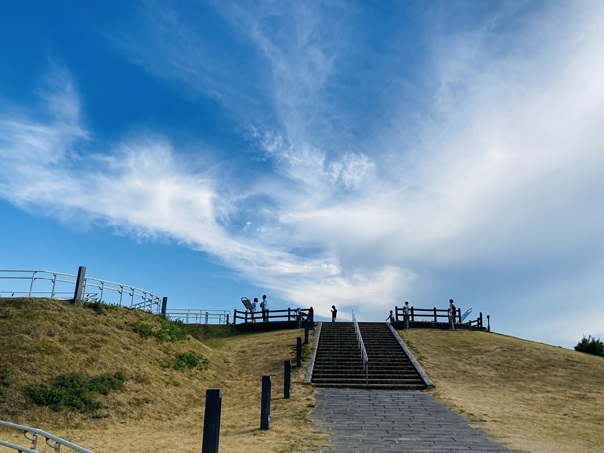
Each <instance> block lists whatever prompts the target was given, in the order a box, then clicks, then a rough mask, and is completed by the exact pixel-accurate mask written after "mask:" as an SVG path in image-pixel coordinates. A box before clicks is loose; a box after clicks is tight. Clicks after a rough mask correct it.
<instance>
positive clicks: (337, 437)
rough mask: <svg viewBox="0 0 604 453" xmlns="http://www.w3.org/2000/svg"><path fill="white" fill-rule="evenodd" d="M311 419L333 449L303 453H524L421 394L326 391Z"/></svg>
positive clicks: (409, 392)
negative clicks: (325, 434) (326, 436)
mask: <svg viewBox="0 0 604 453" xmlns="http://www.w3.org/2000/svg"><path fill="white" fill-rule="evenodd" d="M310 419H311V420H312V421H314V422H315V423H316V424H317V425H319V426H321V427H322V428H323V429H326V430H327V432H328V434H329V438H330V443H331V445H330V447H331V449H330V448H328V447H321V448H320V449H315V450H306V451H305V452H303V453H310V452H312V453H315V452H317V453H321V452H324V451H325V452H327V451H330V452H343V453H344V452H345V453H352V452H356V451H358V452H361V453H367V452H374V451H375V452H382V453H389V452H405V453H456V452H464V451H471V452H472V453H478V452H483V453H504V452H506V453H520V452H512V451H511V450H509V449H507V448H506V447H505V446H504V445H502V444H500V443H496V442H492V441H490V440H489V439H488V437H487V436H486V434H485V433H483V432H482V431H480V430H479V429H477V428H476V427H474V426H472V425H471V424H470V423H469V422H468V421H467V420H466V419H464V418H463V417H461V416H460V415H457V414H455V413H454V412H453V411H451V410H450V409H449V408H448V407H446V406H445V405H444V404H441V403H439V402H437V401H436V400H434V398H432V396H431V395H429V394H427V393H423V392H421V391H404V390H403V391H401V390H363V389H335V388H322V389H319V391H318V393H317V396H316V405H315V407H314V409H313V411H312V413H311V415H310Z"/></svg>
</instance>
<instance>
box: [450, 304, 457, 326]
mask: <svg viewBox="0 0 604 453" xmlns="http://www.w3.org/2000/svg"><path fill="white" fill-rule="evenodd" d="M456 314H457V308H455V303H454V302H453V299H449V319H450V320H449V323H450V325H451V328H452V329H453V328H455V315H456Z"/></svg>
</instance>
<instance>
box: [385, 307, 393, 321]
mask: <svg viewBox="0 0 604 453" xmlns="http://www.w3.org/2000/svg"><path fill="white" fill-rule="evenodd" d="M386 321H388V322H390V323H392V322H394V313H392V310H390V314H389V315H388V317H387V318H386Z"/></svg>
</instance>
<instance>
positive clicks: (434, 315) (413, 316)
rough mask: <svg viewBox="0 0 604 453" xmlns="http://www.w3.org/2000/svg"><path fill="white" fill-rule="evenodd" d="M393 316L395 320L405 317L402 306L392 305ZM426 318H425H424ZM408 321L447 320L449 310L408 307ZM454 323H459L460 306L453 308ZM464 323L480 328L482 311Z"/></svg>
mask: <svg viewBox="0 0 604 453" xmlns="http://www.w3.org/2000/svg"><path fill="white" fill-rule="evenodd" d="M394 316H395V318H396V320H397V321H404V320H405V317H404V314H403V308H402V307H398V306H397V307H394ZM426 318H427V319H426ZM409 321H411V322H414V321H432V322H449V310H448V309H446V308H436V307H434V308H413V307H409ZM455 323H456V324H461V308H457V309H456V310H455ZM464 324H467V325H469V326H471V327H479V328H482V327H483V324H482V312H481V313H480V315H479V316H478V318H476V319H474V320H471V321H466V322H464Z"/></svg>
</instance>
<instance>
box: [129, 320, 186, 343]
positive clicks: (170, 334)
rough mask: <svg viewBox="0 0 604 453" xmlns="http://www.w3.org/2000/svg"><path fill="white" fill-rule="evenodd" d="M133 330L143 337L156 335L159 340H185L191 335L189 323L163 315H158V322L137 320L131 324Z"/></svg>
mask: <svg viewBox="0 0 604 453" xmlns="http://www.w3.org/2000/svg"><path fill="white" fill-rule="evenodd" d="M130 327H131V328H132V330H133V331H134V332H136V333H138V334H139V335H140V336H141V337H143V338H149V337H154V338H156V339H158V340H159V341H171V342H177V341H184V340H186V339H187V338H188V337H189V329H188V328H187V325H186V324H185V323H184V322H182V321H181V320H180V319H177V320H175V321H172V320H170V319H167V318H166V317H163V316H158V317H157V322H155V323H150V322H142V321H140V322H135V323H133V324H131V325H130Z"/></svg>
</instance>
